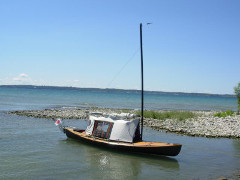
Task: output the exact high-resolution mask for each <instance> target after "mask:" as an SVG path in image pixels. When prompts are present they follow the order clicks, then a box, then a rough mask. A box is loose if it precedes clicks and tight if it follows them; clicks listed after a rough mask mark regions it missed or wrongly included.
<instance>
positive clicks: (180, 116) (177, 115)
mask: <svg viewBox="0 0 240 180" xmlns="http://www.w3.org/2000/svg"><path fill="white" fill-rule="evenodd" d="M136 113H137V114H138V115H140V114H141V111H137V112H136ZM143 116H144V117H145V118H152V119H159V120H165V119H177V120H180V121H183V120H185V119H189V118H194V117H197V116H198V115H197V114H196V113H193V112H190V111H162V112H161V111H144V114H143Z"/></svg>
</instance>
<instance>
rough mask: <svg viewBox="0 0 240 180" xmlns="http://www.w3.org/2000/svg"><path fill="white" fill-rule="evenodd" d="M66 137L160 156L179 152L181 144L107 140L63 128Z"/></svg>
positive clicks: (105, 146)
mask: <svg viewBox="0 0 240 180" xmlns="http://www.w3.org/2000/svg"><path fill="white" fill-rule="evenodd" d="M64 131H65V133H66V135H67V137H69V138H73V139H77V140H80V141H82V142H85V143H87V144H91V145H96V146H99V147H104V148H108V149H114V150H121V151H127V152H136V153H145V154H155V155H162V156H176V155H178V154H179V152H180V150H181V147H182V145H181V144H169V143H157V142H144V141H141V142H136V143H125V142H115V141H107V140H103V139H96V138H93V137H90V136H87V135H85V133H84V132H77V131H74V130H73V129H69V128H65V129H64Z"/></svg>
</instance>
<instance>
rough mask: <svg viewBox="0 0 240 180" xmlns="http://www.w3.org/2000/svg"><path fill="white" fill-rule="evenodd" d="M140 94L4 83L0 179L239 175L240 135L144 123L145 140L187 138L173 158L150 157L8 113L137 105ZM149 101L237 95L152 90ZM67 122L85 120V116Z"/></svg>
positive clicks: (169, 104) (211, 103)
mask: <svg viewBox="0 0 240 180" xmlns="http://www.w3.org/2000/svg"><path fill="white" fill-rule="evenodd" d="M114 98H115V99H116V100H114ZM138 98H139V94H137V93H134V92H106V91H100V92H99V91H97V90H91V91H79V90H76V89H54V88H53V89H49V88H46V89H38V88H30V89H29V88H1V87H0V122H1V126H0V160H1V163H0V179H73V178H77V179H217V178H219V177H221V176H225V177H232V176H233V177H235V178H237V177H236V176H234V175H235V174H240V140H237V139H226V138H220V139H214V138H203V137H188V136H181V135H176V134H172V133H166V132H159V131H154V130H151V129H150V128H145V129H144V139H145V140H151V141H160V142H171V143H181V144H183V148H182V151H181V153H180V154H179V155H178V156H176V157H174V158H167V157H158V156H150V157H149V156H142V155H132V154H126V153H118V152H112V151H107V150H104V149H98V148H96V147H92V146H87V145H84V144H81V143H79V142H77V141H75V140H71V139H68V138H66V136H65V135H64V134H62V133H61V132H60V131H59V130H58V129H57V128H56V126H55V125H54V122H53V121H50V120H46V119H36V118H29V117H22V116H16V115H10V114H7V113H6V112H7V111H9V110H21V109H43V108H49V107H81V106H101V107H103V106H106V107H115V108H119V107H121V108H139V107H138V103H139V101H138ZM184 99H185V101H184ZM146 101H147V103H146V108H148V109H196V110H202V109H207V110H211V109H221V110H225V109H234V108H235V99H234V98H228V97H218V96H192V97H191V96H190V95H159V94H148V95H146ZM160 101H164V102H160ZM196 101H198V102H199V104H198V103H197V102H196ZM181 107H182V108H181ZM66 123H68V124H71V125H74V126H86V124H87V122H86V121H83V120H82V121H80V120H66Z"/></svg>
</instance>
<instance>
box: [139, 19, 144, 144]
mask: <svg viewBox="0 0 240 180" xmlns="http://www.w3.org/2000/svg"><path fill="white" fill-rule="evenodd" d="M140 48H141V85H142V88H141V134H140V139H141V140H142V136H143V108H144V107H143V105H144V96H143V92H144V91H143V48H142V23H141V24H140Z"/></svg>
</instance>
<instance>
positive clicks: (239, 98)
mask: <svg viewBox="0 0 240 180" xmlns="http://www.w3.org/2000/svg"><path fill="white" fill-rule="evenodd" d="M234 92H235V94H236V96H237V101H238V114H239V111H240V83H238V85H237V86H236V87H234Z"/></svg>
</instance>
